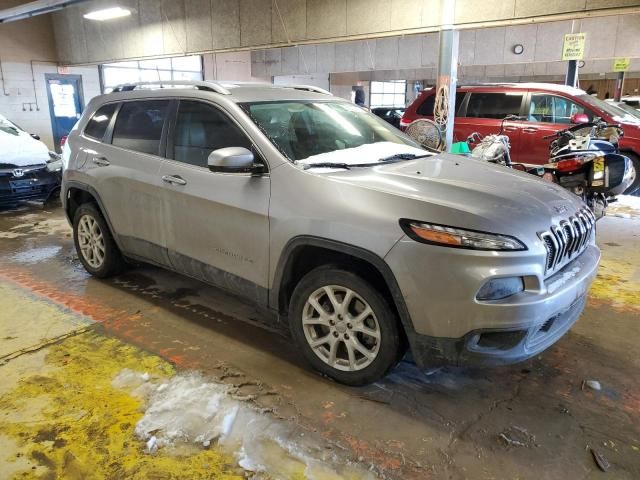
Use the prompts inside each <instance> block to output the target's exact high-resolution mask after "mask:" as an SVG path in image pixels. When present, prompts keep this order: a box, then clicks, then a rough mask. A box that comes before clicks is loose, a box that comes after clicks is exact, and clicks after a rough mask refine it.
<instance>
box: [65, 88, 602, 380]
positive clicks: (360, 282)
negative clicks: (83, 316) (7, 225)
mask: <svg viewBox="0 0 640 480" xmlns="http://www.w3.org/2000/svg"><path fill="white" fill-rule="evenodd" d="M67 147H68V148H65V158H64V162H65V169H64V174H63V186H62V195H61V197H62V200H63V207H64V209H65V212H66V214H67V217H68V220H69V222H70V223H71V225H72V226H73V238H74V243H75V247H76V250H77V253H78V256H79V258H80V260H81V262H82V264H83V265H84V267H85V269H86V270H87V271H88V272H89V273H91V274H92V275H94V276H96V277H100V278H104V277H108V276H112V275H115V274H117V273H119V272H121V271H122V270H123V269H124V268H126V266H127V261H128V260H135V261H143V262H146V263H151V264H154V265H157V266H160V267H163V268H167V269H170V270H173V271H175V272H178V273H181V274H184V275H187V276H189V277H192V278H196V279H199V280H202V281H204V282H207V283H210V284H212V285H215V286H217V287H219V288H222V289H225V290H227V291H229V292H232V293H234V294H236V295H240V296H242V297H244V298H245V299H247V300H250V301H252V302H254V303H255V304H257V305H259V306H261V307H263V308H264V310H265V311H266V312H271V313H272V314H273V321H274V322H275V323H276V324H278V325H282V326H286V327H288V328H289V330H290V332H291V339H292V343H293V345H294V346H295V348H296V349H298V350H299V351H300V352H301V353H302V354H303V355H304V357H305V358H306V359H307V360H308V362H309V363H310V364H311V365H312V366H313V367H314V368H315V369H317V370H319V371H320V372H322V373H323V374H325V375H327V376H329V377H331V378H333V379H335V380H337V381H339V382H342V383H345V384H350V385H363V384H367V383H370V382H374V381H376V380H378V379H379V378H381V377H382V376H384V375H385V374H386V373H387V372H389V371H390V369H392V368H393V367H394V366H395V365H396V364H397V363H398V362H399V361H400V359H401V358H403V356H404V354H405V352H406V351H407V349H408V350H410V351H411V354H412V357H413V358H414V359H415V361H416V362H417V364H418V365H419V366H420V367H429V366H434V365H443V364H448V365H471V366H495V365H503V364H508V363H513V362H518V361H521V360H525V359H527V358H530V357H532V356H534V355H537V354H539V353H540V352H542V351H543V350H545V349H546V348H548V347H549V346H551V345H552V344H554V343H555V342H556V341H557V340H558V339H560V338H561V337H562V336H563V335H564V334H565V333H566V332H567V331H568V330H569V329H570V328H571V326H572V325H573V324H574V323H575V322H576V321H577V319H578V317H579V316H580V314H581V312H582V310H583V307H584V305H585V299H586V292H587V290H588V288H589V285H590V284H591V282H592V280H593V278H594V276H595V274H596V270H597V267H598V263H599V259H600V251H599V249H598V247H597V246H596V244H595V230H596V229H595V218H594V216H593V215H592V214H591V212H590V210H589V209H588V208H587V206H586V205H585V204H584V203H583V202H582V201H581V200H580V199H579V198H578V197H577V196H575V195H573V194H571V193H569V192H567V191H566V190H565V189H563V188H561V187H559V186H557V185H554V184H550V183H547V182H544V181H542V180H540V179H538V178H535V177H533V176H531V175H528V174H525V173H521V172H518V171H515V170H511V169H505V168H502V167H500V166H496V165H492V164H488V163H485V162H478V161H476V160H474V159H470V158H463V157H459V156H452V155H449V154H439V155H434V154H432V153H430V152H427V151H425V150H424V149H422V148H420V146H419V145H418V144H416V143H415V142H414V141H413V140H412V139H410V138H409V137H407V136H406V135H404V134H403V133H402V132H400V131H399V130H397V129H395V128H393V127H392V126H390V125H389V124H387V123H386V122H384V121H383V120H381V119H380V118H378V117H376V116H375V115H373V114H371V113H369V112H366V111H364V110H362V109H361V108H359V107H358V106H356V105H353V104H351V103H349V102H347V101H345V100H342V99H339V98H336V97H333V96H332V95H330V94H328V93H327V92H324V91H315V89H314V88H313V87H304V86H272V85H251V84H233V83H229V84H220V83H213V82H186V81H180V82H173V83H172V82H163V84H162V85H149V84H131V85H123V86H120V87H117V88H115V89H114V91H113V92H112V93H108V94H106V95H102V96H99V97H96V98H94V99H93V100H92V101H91V103H90V104H89V105H88V107H87V109H86V110H85V112H84V114H83V116H82V118H81V120H80V121H79V122H78V124H77V126H76V127H75V128H74V129H73V131H72V132H71V133H70V135H69V137H68V141H67Z"/></svg>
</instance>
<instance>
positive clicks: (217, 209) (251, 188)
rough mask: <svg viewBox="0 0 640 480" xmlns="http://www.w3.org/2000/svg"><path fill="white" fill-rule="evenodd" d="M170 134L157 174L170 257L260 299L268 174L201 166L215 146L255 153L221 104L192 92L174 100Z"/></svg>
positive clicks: (264, 280) (188, 270)
mask: <svg viewBox="0 0 640 480" xmlns="http://www.w3.org/2000/svg"><path fill="white" fill-rule="evenodd" d="M169 139H170V141H169V146H168V149H167V160H165V161H164V162H163V164H162V167H161V171H160V176H161V178H162V179H163V180H164V182H165V187H166V191H165V199H166V202H165V204H166V208H167V212H168V220H167V247H168V253H169V259H170V261H171V264H172V265H173V267H174V268H175V269H176V270H178V271H181V272H183V273H185V274H187V275H190V276H192V277H196V278H199V279H201V280H204V281H207V282H209V283H213V284H216V285H218V286H220V287H222V288H225V289H227V290H231V291H234V292H236V293H239V294H241V295H243V296H245V297H249V298H251V299H252V300H255V301H258V302H259V303H264V302H266V299H267V296H266V295H267V286H268V271H269V263H268V258H269V195H270V177H269V176H268V174H265V175H261V176H252V175H251V174H249V173H219V172H212V171H210V170H209V168H208V167H207V157H208V156H209V154H210V153H211V152H212V151H213V150H217V149H219V148H225V147H245V148H248V149H252V150H253V151H254V152H255V153H254V154H257V150H256V149H255V148H254V147H253V143H252V141H251V140H250V139H249V137H248V136H247V135H246V133H245V132H244V131H243V130H242V129H241V128H240V127H239V126H238V125H237V124H236V123H235V122H234V121H233V120H232V119H231V118H230V117H229V116H228V115H227V114H226V113H225V112H223V111H222V110H220V109H219V108H217V107H215V106H213V105H211V104H208V103H204V102H201V101H195V100H181V101H180V104H179V106H178V111H177V115H176V120H175V122H174V125H173V127H172V129H171V130H170V132H169Z"/></svg>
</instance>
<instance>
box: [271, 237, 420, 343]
mask: <svg viewBox="0 0 640 480" xmlns="http://www.w3.org/2000/svg"><path fill="white" fill-rule="evenodd" d="M305 246H313V247H320V248H325V249H327V250H332V251H334V252H338V253H342V254H347V255H349V256H352V257H354V258H357V259H359V260H362V261H364V262H366V263H368V264H369V265H371V266H372V267H373V268H375V269H376V270H377V271H378V272H379V273H380V275H381V276H382V278H383V279H384V281H385V283H386V285H387V287H388V288H389V291H390V292H391V297H392V300H393V303H394V304H395V307H396V310H397V312H398V315H399V316H400V321H401V322H402V327H403V328H404V331H405V334H406V335H407V338H408V340H409V346H410V348H411V350H412V351H415V350H414V345H415V340H416V337H419V335H418V334H417V333H416V331H415V329H414V328H413V322H412V321H411V316H410V315H409V310H408V309H407V305H406V303H405V301H404V296H403V295H402V292H401V290H400V287H399V286H398V282H397V281H396V278H395V275H394V274H393V272H392V271H391V268H390V267H389V265H387V263H386V262H385V261H384V259H383V258H381V257H380V256H378V255H377V254H375V253H373V252H371V251H369V250H366V249H364V248H360V247H356V246H353V245H350V244H347V243H343V242H339V241H336V240H330V239H328V238H323V237H316V236H311V235H300V236H297V237H294V238H292V239H291V240H289V242H288V243H287V244H286V245H285V246H284V248H283V249H282V252H281V254H280V258H279V260H278V265H277V267H276V271H275V275H274V278H273V283H272V285H271V289H270V291H269V305H270V308H271V309H274V310H277V311H279V312H280V310H281V309H280V308H279V306H280V291H281V288H282V285H283V283H284V281H285V279H286V277H287V275H289V274H290V272H289V268H290V266H291V263H290V261H291V260H292V259H293V258H294V254H295V250H296V249H298V248H300V247H305ZM280 313H281V312H280Z"/></svg>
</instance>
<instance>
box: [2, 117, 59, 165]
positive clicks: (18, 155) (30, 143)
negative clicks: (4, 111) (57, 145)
mask: <svg viewBox="0 0 640 480" xmlns="http://www.w3.org/2000/svg"><path fill="white" fill-rule="evenodd" d="M0 152H1V153H0V163H4V164H9V165H16V166H18V167H26V166H28V165H40V164H43V163H47V161H48V160H49V149H48V148H47V146H46V145H45V144H44V143H42V142H41V141H39V140H36V139H34V138H33V137H32V136H31V135H29V134H28V133H27V132H25V131H24V130H22V129H21V128H19V127H18V126H17V125H15V124H13V123H12V122H10V121H8V120H7V119H6V118H4V117H3V116H2V115H0Z"/></svg>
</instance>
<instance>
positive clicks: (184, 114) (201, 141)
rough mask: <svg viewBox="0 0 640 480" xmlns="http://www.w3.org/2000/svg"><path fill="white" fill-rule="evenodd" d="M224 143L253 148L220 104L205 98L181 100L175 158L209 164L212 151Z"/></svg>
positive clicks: (204, 165)
mask: <svg viewBox="0 0 640 480" xmlns="http://www.w3.org/2000/svg"><path fill="white" fill-rule="evenodd" d="M225 147H244V148H247V149H251V147H252V145H251V141H250V140H249V139H248V138H247V136H246V135H245V134H244V132H242V130H240V128H239V127H238V126H237V125H236V124H235V123H233V121H231V119H230V118H229V117H228V116H227V115H225V114H224V113H222V112H221V111H220V110H218V109H217V108H214V107H212V106H210V105H207V104H204V103H202V102H194V101H189V100H181V101H180V107H179V108H178V118H177V121H176V134H175V137H174V158H175V159H176V160H177V161H179V162H184V163H188V164H191V165H197V166H198V167H206V166H207V158H208V157H209V154H210V153H211V152H212V151H214V150H217V149H219V148H225Z"/></svg>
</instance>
